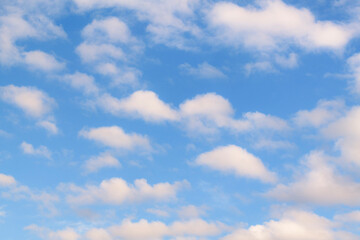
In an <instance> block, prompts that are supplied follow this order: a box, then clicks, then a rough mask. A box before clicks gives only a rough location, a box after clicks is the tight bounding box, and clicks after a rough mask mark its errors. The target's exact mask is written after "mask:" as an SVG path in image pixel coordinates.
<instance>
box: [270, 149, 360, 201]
mask: <svg viewBox="0 0 360 240" xmlns="http://www.w3.org/2000/svg"><path fill="white" fill-rule="evenodd" d="M305 160H306V161H305V163H304V164H305V166H306V170H305V171H304V172H303V173H302V174H300V175H299V176H298V177H297V178H296V179H295V180H294V181H293V182H289V183H287V184H279V185H277V186H276V187H275V188H274V189H272V190H270V191H269V192H268V193H266V196H268V197H272V198H275V199H277V200H280V201H286V202H289V201H290V202H297V203H306V204H316V205H321V206H323V205H350V206H354V205H356V206H357V205H360V183H358V182H354V181H352V180H351V179H350V178H349V177H347V176H345V175H341V174H339V173H337V172H336V171H335V168H334V167H333V166H332V165H330V164H329V163H328V157H327V156H325V155H324V153H322V152H319V151H314V152H311V153H310V154H309V155H307V156H306V158H305Z"/></svg>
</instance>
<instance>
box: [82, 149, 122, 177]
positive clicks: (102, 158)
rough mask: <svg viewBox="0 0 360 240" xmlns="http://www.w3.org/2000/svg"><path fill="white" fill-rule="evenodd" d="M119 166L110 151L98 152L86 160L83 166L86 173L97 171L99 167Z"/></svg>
mask: <svg viewBox="0 0 360 240" xmlns="http://www.w3.org/2000/svg"><path fill="white" fill-rule="evenodd" d="M120 166H121V164H120V162H119V160H117V159H116V158H114V157H113V156H112V155H111V154H110V153H103V154H100V155H99V156H96V157H92V158H90V159H89V160H87V161H86V162H85V163H84V166H83V168H84V169H85V172H86V173H92V172H97V171H99V170H100V169H101V168H106V167H115V168H118V167H120Z"/></svg>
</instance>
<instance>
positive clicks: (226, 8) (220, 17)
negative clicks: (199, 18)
mask: <svg viewBox="0 0 360 240" xmlns="http://www.w3.org/2000/svg"><path fill="white" fill-rule="evenodd" d="M207 21H208V24H209V26H210V27H211V28H213V29H214V31H215V36H216V39H217V40H218V41H219V42H222V43H224V44H227V45H231V46H236V47H238V46H244V47H246V48H251V49H258V50H281V49H284V48H286V47H287V46H289V45H295V46H299V47H303V48H305V49H309V50H313V49H331V50H337V49H342V48H344V47H345V45H346V44H347V43H348V42H349V41H350V39H351V37H352V36H353V31H352V30H351V28H350V26H346V25H342V24H337V23H334V22H331V21H320V20H316V19H315V17H314V15H313V14H312V13H311V12H310V11H309V10H307V9H305V8H301V9H298V8H296V7H293V6H290V5H287V4H285V3H284V2H282V1H281V0H268V1H260V2H259V6H250V5H249V6H246V7H241V6H239V5H236V4H234V3H230V2H218V3H216V4H214V5H213V6H212V8H211V9H210V11H208V13H207Z"/></svg>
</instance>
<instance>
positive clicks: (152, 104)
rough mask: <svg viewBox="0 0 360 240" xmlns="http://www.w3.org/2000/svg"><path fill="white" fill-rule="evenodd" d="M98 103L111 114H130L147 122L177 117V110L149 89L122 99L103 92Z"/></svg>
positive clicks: (170, 119) (175, 118) (171, 119)
mask: <svg viewBox="0 0 360 240" xmlns="http://www.w3.org/2000/svg"><path fill="white" fill-rule="evenodd" d="M99 103H100V106H102V107H103V108H104V109H106V110H107V111H109V112H111V113H113V114H125V115H130V116H133V117H138V118H142V119H144V120H145V121H149V122H162V121H174V120H177V119H178V114H177V112H176V111H175V110H173V109H172V108H171V107H170V106H169V104H166V103H164V102H163V101H162V100H160V99H159V97H158V96H157V94H155V93H154V92H151V91H136V92H134V93H133V94H131V95H130V96H129V97H127V98H123V99H117V98H114V97H112V96H110V95H107V94H105V95H103V96H102V97H101V98H100V99H99Z"/></svg>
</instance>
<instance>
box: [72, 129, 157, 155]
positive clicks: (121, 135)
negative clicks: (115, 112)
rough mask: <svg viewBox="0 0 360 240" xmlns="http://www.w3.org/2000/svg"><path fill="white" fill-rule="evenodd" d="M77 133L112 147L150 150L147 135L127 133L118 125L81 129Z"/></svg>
mask: <svg viewBox="0 0 360 240" xmlns="http://www.w3.org/2000/svg"><path fill="white" fill-rule="evenodd" d="M79 135H80V136H82V137H84V138H87V139H90V140H94V141H96V142H99V143H101V144H103V145H105V146H108V147H112V148H117V149H125V150H134V149H135V148H141V149H144V150H151V146H150V141H149V139H148V138H147V137H145V136H142V135H138V134H136V133H130V134H127V133H125V132H124V130H123V129H122V128H120V127H118V126H111V127H99V128H91V129H89V130H82V131H80V132H79Z"/></svg>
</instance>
